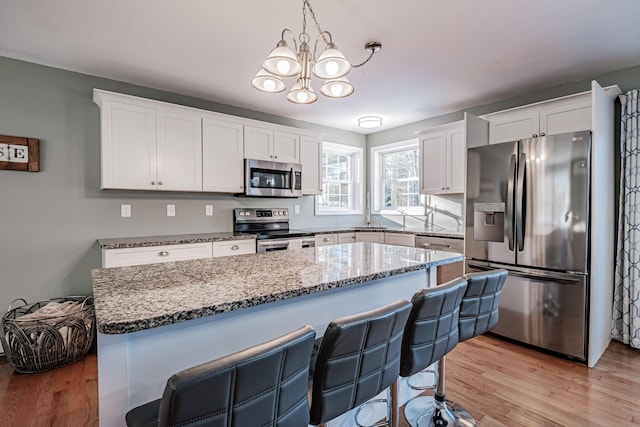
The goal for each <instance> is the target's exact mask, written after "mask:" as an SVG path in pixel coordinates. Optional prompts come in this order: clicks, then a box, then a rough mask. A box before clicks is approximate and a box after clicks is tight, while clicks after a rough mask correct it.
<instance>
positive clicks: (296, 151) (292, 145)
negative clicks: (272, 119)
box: [273, 132, 300, 163]
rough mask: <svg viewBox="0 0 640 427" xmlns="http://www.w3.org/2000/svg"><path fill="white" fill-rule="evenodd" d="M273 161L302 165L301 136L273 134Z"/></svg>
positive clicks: (281, 133)
mask: <svg viewBox="0 0 640 427" xmlns="http://www.w3.org/2000/svg"><path fill="white" fill-rule="evenodd" d="M273 159H274V160H275V161H277V162H283V163H300V136H299V135H296V134H294V133H287V132H274V133H273Z"/></svg>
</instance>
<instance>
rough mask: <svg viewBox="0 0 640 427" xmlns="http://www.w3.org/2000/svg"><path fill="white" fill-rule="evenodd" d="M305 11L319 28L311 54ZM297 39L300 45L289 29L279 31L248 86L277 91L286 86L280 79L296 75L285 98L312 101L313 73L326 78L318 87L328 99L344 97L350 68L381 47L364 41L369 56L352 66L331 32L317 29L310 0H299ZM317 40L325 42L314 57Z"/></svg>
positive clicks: (348, 90) (349, 88)
mask: <svg viewBox="0 0 640 427" xmlns="http://www.w3.org/2000/svg"><path fill="white" fill-rule="evenodd" d="M307 10H308V11H309V14H310V15H311V18H312V19H313V22H314V24H315V26H316V29H317V31H318V36H317V37H316V40H315V43H314V48H313V53H312V52H311V50H310V49H309V43H310V41H311V37H310V36H309V34H308V33H307ZM286 34H289V35H290V36H291V39H292V40H293V44H294V47H295V51H296V52H297V53H296V52H294V51H292V50H291V48H289V45H288V44H287V42H286V41H285V35H286ZM298 41H299V42H300V44H299V45H298V43H297V42H296V38H295V34H294V33H293V32H292V31H291V30H289V29H288V28H285V29H284V30H282V36H281V37H280V41H279V42H278V44H277V45H276V47H275V48H274V49H273V50H272V51H271V52H270V53H269V56H267V59H266V60H265V61H264V62H263V63H262V68H261V69H260V71H258V74H256V76H255V77H254V78H253V80H251V85H252V86H253V87H254V88H256V89H258V90H260V91H262V92H270V93H278V92H282V91H284V90H285V89H286V84H285V82H284V79H283V78H286V77H296V82H295V84H294V85H293V87H292V88H291V90H290V91H289V93H288V94H287V99H288V100H289V101H291V102H294V103H296V104H311V103H313V102H315V101H316V100H317V99H318V95H316V93H315V91H314V90H313V88H312V87H311V78H312V74H313V75H315V76H316V77H318V78H320V79H324V80H325V82H324V84H323V85H322V87H321V88H320V92H321V93H322V94H323V95H325V96H327V97H329V98H345V97H347V96H349V95H351V94H352V93H353V91H354V89H353V86H352V85H351V83H350V82H349V80H348V79H347V74H349V71H351V69H352V68H358V67H362V66H363V65H364V64H366V63H367V62H369V60H370V59H371V57H372V56H373V54H374V53H376V52H377V51H378V50H380V48H381V47H382V44H380V43H379V42H369V43H367V44H366V45H365V46H364V47H365V49H366V50H367V51H368V52H369V57H368V58H367V59H366V60H365V61H364V62H362V63H361V64H357V65H352V64H351V63H350V62H349V61H348V60H347V59H346V58H345V56H344V55H343V54H342V52H340V51H339V50H338V48H337V47H336V45H335V44H334V43H333V39H332V36H331V33H330V32H328V31H322V29H321V28H320V24H319V23H318V20H317V19H316V15H315V13H314V12H313V9H312V8H311V3H309V0H302V33H301V34H300V35H299V36H298ZM318 42H324V44H325V49H324V51H323V52H322V53H321V54H320V56H319V57H318V59H317V60H316V49H317V47H318Z"/></svg>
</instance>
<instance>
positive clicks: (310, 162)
mask: <svg viewBox="0 0 640 427" xmlns="http://www.w3.org/2000/svg"><path fill="white" fill-rule="evenodd" d="M321 162H322V139H321V138H320V137H318V136H307V135H302V136H300V163H301V164H302V194H305V195H307V194H322V175H321V172H322V171H321Z"/></svg>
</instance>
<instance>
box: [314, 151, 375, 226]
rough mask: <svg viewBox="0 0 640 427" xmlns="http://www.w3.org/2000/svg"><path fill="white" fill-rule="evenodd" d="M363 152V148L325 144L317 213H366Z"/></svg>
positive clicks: (317, 198)
mask: <svg viewBox="0 0 640 427" xmlns="http://www.w3.org/2000/svg"><path fill="white" fill-rule="evenodd" d="M363 154H364V150H363V149H362V147H354V146H351V145H344V144H336V143H333V142H326V141H325V142H323V143H322V166H321V167H322V194H320V195H317V196H316V197H315V214H316V215H362V205H363V201H362V198H363V193H364V189H363V183H364V177H363V173H364V171H363V167H362V166H363V164H364V160H363ZM336 160H337V162H336Z"/></svg>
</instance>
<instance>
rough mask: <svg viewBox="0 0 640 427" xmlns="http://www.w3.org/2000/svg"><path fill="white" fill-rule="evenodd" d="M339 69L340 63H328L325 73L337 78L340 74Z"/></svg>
mask: <svg viewBox="0 0 640 427" xmlns="http://www.w3.org/2000/svg"><path fill="white" fill-rule="evenodd" d="M338 68H339V67H338V63H337V62H336V61H327V65H326V66H325V71H326V72H327V74H330V75H332V76H335V75H336V74H337V73H338Z"/></svg>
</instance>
